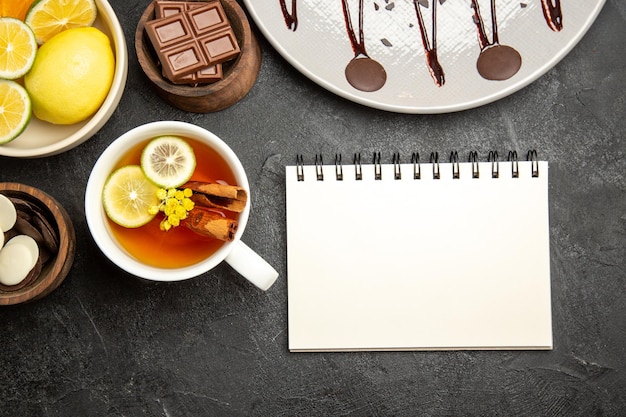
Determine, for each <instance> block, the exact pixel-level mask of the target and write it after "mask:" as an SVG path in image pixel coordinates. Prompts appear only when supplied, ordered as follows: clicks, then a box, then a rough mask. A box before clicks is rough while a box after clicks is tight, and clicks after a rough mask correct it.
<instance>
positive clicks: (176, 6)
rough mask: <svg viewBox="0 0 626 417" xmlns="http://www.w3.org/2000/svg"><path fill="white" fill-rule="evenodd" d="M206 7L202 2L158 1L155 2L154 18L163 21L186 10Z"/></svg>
mask: <svg viewBox="0 0 626 417" xmlns="http://www.w3.org/2000/svg"><path fill="white" fill-rule="evenodd" d="M214 1H217V0H214ZM204 5H205V3H204V2H201V1H169V0H156V1H155V2H154V17H155V18H156V19H161V18H164V17H169V16H171V15H173V14H178V13H183V12H184V11H185V10H191V9H195V8H196V7H202V6H204Z"/></svg>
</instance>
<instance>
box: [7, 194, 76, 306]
mask: <svg viewBox="0 0 626 417" xmlns="http://www.w3.org/2000/svg"><path fill="white" fill-rule="evenodd" d="M0 194H4V195H5V196H7V197H18V198H21V199H23V200H26V201H28V202H29V203H30V204H33V205H35V206H36V207H38V208H39V209H40V210H41V211H42V212H43V214H44V216H45V217H46V220H47V221H48V222H49V223H50V225H52V227H53V228H55V232H57V234H58V236H59V250H58V252H57V254H56V255H54V256H53V257H52V258H50V259H49V260H48V261H47V262H46V264H45V265H44V266H43V269H42V270H41V273H40V274H39V276H38V277H36V278H35V279H34V280H32V281H31V282H29V283H28V284H26V285H25V286H22V287H20V288H18V286H16V288H17V289H15V290H7V289H5V288H0V305H10V304H19V303H25V302H28V301H33V300H38V299H40V298H42V297H44V296H46V295H48V294H50V293H51V292H52V291H54V290H55V289H56V288H57V287H58V286H59V285H60V284H61V282H63V280H64V279H65V277H66V276H67V274H68V273H69V271H70V268H71V267H72V264H73V262H74V255H75V253H76V235H75V232H74V225H73V224H72V221H71V219H70V217H69V215H68V214H67V212H66V211H65V209H64V208H63V207H62V206H61V205H60V204H59V203H58V202H57V201H56V200H55V199H54V198H53V197H51V196H50V195H48V194H46V193H45V192H43V191H41V190H39V189H37V188H34V187H30V186H28V185H23V184H18V183H13V182H4V183H0Z"/></svg>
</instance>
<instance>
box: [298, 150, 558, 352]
mask: <svg viewBox="0 0 626 417" xmlns="http://www.w3.org/2000/svg"><path fill="white" fill-rule="evenodd" d="M506 159H507V160H506V161H498V158H497V154H496V153H493V152H490V153H489V156H488V158H485V159H484V160H483V161H479V158H478V156H477V154H476V153H474V152H472V153H470V158H469V161H471V162H459V158H458V154H457V153H452V154H451V156H450V161H449V162H448V161H447V160H446V162H445V163H443V162H442V163H440V162H439V160H438V156H437V155H436V154H431V155H430V159H429V160H428V162H420V161H419V156H418V155H417V154H414V155H413V156H412V158H411V162H406V163H401V162H400V156H399V155H398V154H394V155H393V159H392V160H391V161H390V162H389V163H381V162H380V154H377V155H374V159H373V162H372V163H367V164H365V163H361V162H360V157H358V156H357V155H355V157H354V161H350V162H351V163H350V164H342V162H341V157H340V156H339V157H337V156H335V161H333V163H330V164H324V163H323V162H322V157H321V156H316V157H315V161H312V162H311V163H304V162H303V160H302V157H301V156H299V157H298V162H297V164H296V165H293V166H287V167H286V193H287V195H286V210H287V285H288V315H289V317H288V320H289V322H288V327H289V349H290V350H291V351H294V352H295V351H358V350H456V349H467V350H470V349H472V350H473V349H476V350H478V349H493V350H496V349H552V320H551V295H550V248H549V222H548V163H547V162H545V161H538V160H537V154H536V152H534V151H533V152H529V153H528V158H527V160H525V161H521V160H520V161H519V162H518V160H517V155H516V153H514V152H509V157H508V158H506ZM368 162H369V161H368ZM359 178H360V179H359Z"/></svg>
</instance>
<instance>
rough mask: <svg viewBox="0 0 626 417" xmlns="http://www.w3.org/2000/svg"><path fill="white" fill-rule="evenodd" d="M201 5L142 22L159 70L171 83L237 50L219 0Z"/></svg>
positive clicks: (227, 58) (223, 58)
mask: <svg viewBox="0 0 626 417" xmlns="http://www.w3.org/2000/svg"><path fill="white" fill-rule="evenodd" d="M202 4H203V5H202V6H200V7H193V8H190V9H188V10H185V11H184V12H182V13H176V14H172V15H170V16H168V17H163V18H160V19H155V20H151V21H149V22H147V23H146V25H145V29H146V33H147V34H148V37H149V38H150V41H151V42H152V45H153V46H154V49H155V50H156V53H157V56H158V57H159V60H160V61H161V65H162V67H163V72H164V73H165V75H166V77H167V78H168V79H169V80H170V81H172V82H176V81H177V80H180V79H181V78H183V77H185V76H187V75H190V74H193V73H196V72H197V71H199V70H201V69H204V68H208V67H212V66H215V65H216V64H220V63H222V62H225V61H228V60H230V59H233V58H235V57H236V56H237V55H238V54H239V52H240V48H239V45H238V43H237V38H236V37H235V33H234V31H233V29H232V27H231V26H230V23H229V22H228V19H227V17H226V14H225V12H224V9H223V8H222V5H221V4H220V2H219V1H212V2H208V3H202ZM194 82H195V81H194Z"/></svg>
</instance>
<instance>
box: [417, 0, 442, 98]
mask: <svg viewBox="0 0 626 417" xmlns="http://www.w3.org/2000/svg"><path fill="white" fill-rule="evenodd" d="M437 1H438V0H433V7H432V38H433V41H432V44H431V43H430V41H429V39H428V33H427V31H426V25H425V24H424V16H423V15H422V10H421V6H422V4H423V3H424V0H413V5H414V6H415V14H416V15H417V23H418V24H419V28H420V35H421V37H422V44H423V45H424V52H425V53H426V60H427V63H428V70H429V71H430V76H431V77H432V78H433V81H435V84H437V85H438V86H439V87H441V86H442V85H444V84H445V82H446V77H445V74H444V72H443V68H442V67H441V64H440V63H439V57H438V56H437ZM425 7H428V1H426V2H425Z"/></svg>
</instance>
